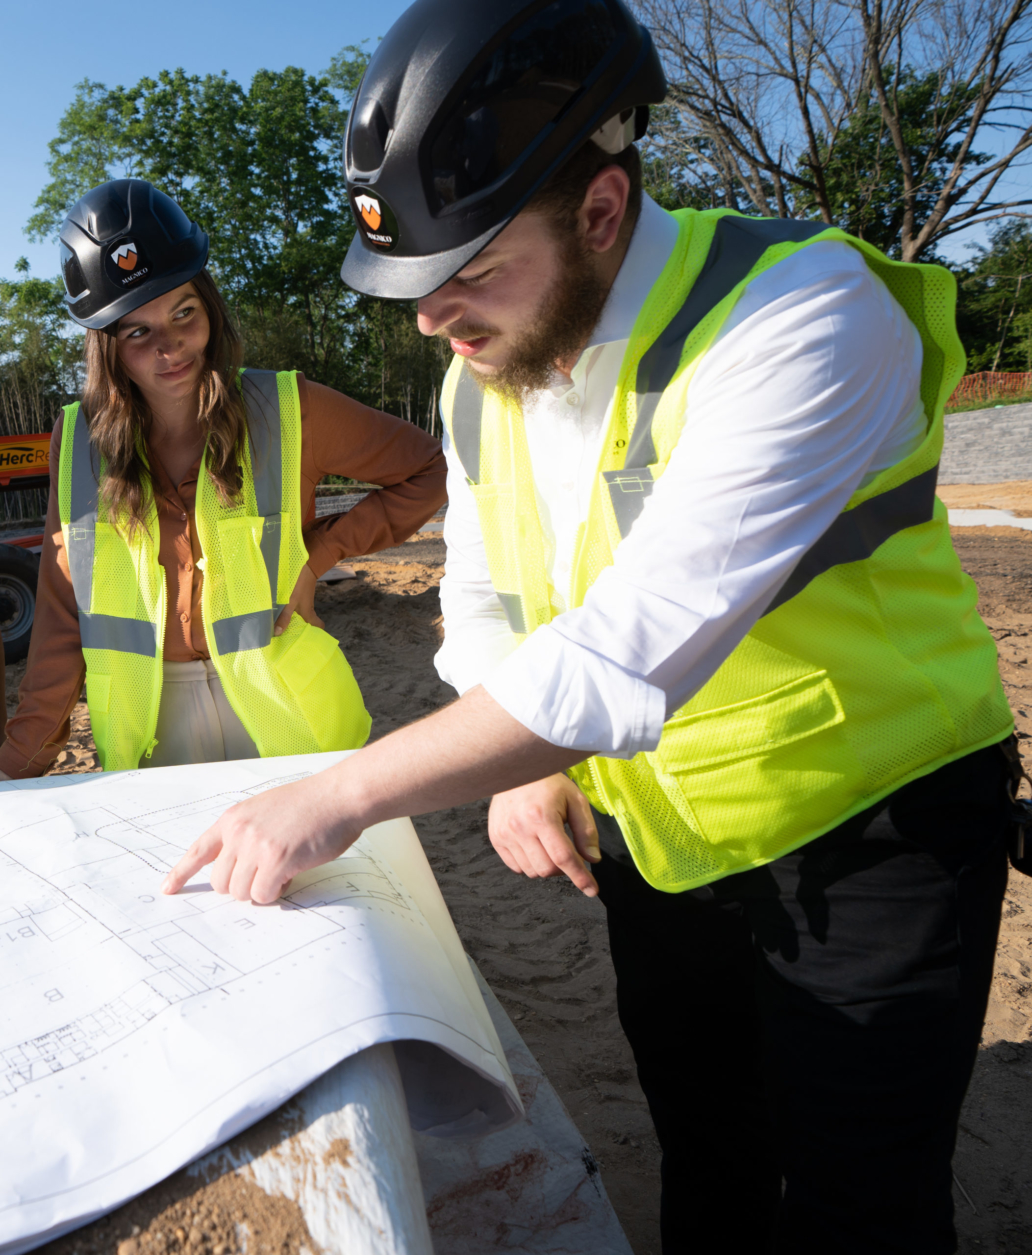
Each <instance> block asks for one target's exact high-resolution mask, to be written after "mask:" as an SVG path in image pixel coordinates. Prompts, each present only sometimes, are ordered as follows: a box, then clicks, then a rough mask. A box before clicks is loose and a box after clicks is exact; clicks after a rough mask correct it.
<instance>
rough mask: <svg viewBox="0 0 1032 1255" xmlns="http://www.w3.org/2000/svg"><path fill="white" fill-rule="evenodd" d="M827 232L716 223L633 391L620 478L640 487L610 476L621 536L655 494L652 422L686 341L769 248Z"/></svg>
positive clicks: (806, 226) (778, 223)
mask: <svg viewBox="0 0 1032 1255" xmlns="http://www.w3.org/2000/svg"><path fill="white" fill-rule="evenodd" d="M827 229H828V228H827V227H826V226H825V225H824V224H823V223H819V222H798V221H796V220H795V219H791V218H733V217H727V218H721V219H720V221H719V222H718V223H717V228H716V230H715V231H714V233H713V239H712V241H711V242H710V248H709V253H708V254H707V255H706V261H705V263H704V264H703V267H702V269H701V270H700V271H699V277H698V278H697V279H696V280H695V282H694V283H693V284H692V289H691V291H690V292H689V293H688V295H687V296H686V297H685V300H684V304H683V305H682V306H681V308H680V309H679V310H678V311H677V313H676V314H675V315H674V316H673V318H671V320H670V321H669V322H668V323H667V325H666V326H665V327H664V328H663V330H662V331H661V332H660V333H659V337H658V338H657V339H656V341H655V342H654V343H653V344H651V345H650V346H649V348H647V349H646V350H645V352H644V354H643V355H642V359H641V361H640V362H639V363H638V378H637V381H636V384H637V386H636V387H635V400H636V403H637V404H636V411H637V417H636V419H635V423H634V431H633V432H632V433H631V438H630V441H629V443H628V445H627V457H626V458H625V459H624V469H623V471H621V472H620V475H622V476H629V475H631V474H635V475H638V476H640V478H641V487H640V489H638V490H636V491H634V492H632V493H628V492H627V490H626V488H625V487H624V486H623V484H622V483H620V482H617V481H616V480H614V479H613V478H611V476H612V475H613V474H615V472H608V473H607V474H606V479H607V480H608V481H609V495H610V497H611V498H612V502H613V512H614V514H615V515H616V522H617V525H618V526H619V528H620V535H621V536H626V535H627V533H628V532H629V531H630V530H631V525H632V524H633V523H634V520H635V519H636V518H637V517H638V515H639V514H640V513H641V511H642V508H643V507H644V505H645V500H646V498H647V497H648V496H649V494H650V493H651V492H652V489H653V485H654V479H653V475H652V471H651V470H650V467H651V466H652V465H653V464H654V463H655V461H656V445H655V442H654V441H653V438H652V422H653V419H654V418H655V416H656V408H657V406H658V405H659V399H660V397H661V396H662V395H663V393H664V392H665V391H666V390H667V388H669V386H670V384H671V382H672V380H673V378H674V375H675V374H676V373H677V368H678V366H680V364H681V355H682V353H683V352H684V346H685V342H686V341H687V339H688V337H689V336H690V335H691V333H692V332H693V331H694V330H695V328H696V327H697V326H698V325H699V323H700V322H702V320H703V319H704V318H705V317H706V315H707V314H708V313H709V312H710V310H711V309H714V308H715V307H716V306H717V305H719V304H720V302H721V301H722V300H723V299H724V297H725V296H727V294H728V293H729V292H731V291H732V289H734V288H735V287H737V285H738V284H739V283H741V281H742V280H743V279H744V278H745V276H746V275H747V274H748V273H749V271H750V270H752V268H753V266H755V265H756V263H757V262H758V261H759V260H760V258H761V257H762V256H763V254H764V253H765V252H766V251H767V249H768V248H772V247H773V246H774V245H775V244H785V243H802V242H803V241H804V240H809V239H812V237H813V236H815V235H820V233H821V232H822V231H826V230H827Z"/></svg>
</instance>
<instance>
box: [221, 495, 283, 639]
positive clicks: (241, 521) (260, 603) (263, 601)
mask: <svg viewBox="0 0 1032 1255" xmlns="http://www.w3.org/2000/svg"><path fill="white" fill-rule="evenodd" d="M264 526H265V520H264V519H263V518H262V517H261V515H246V514H245V515H240V516H238V517H237V518H232V519H219V520H218V528H219V547H220V548H221V550H222V564H221V565H222V569H223V571H224V572H225V577H226V593H227V595H228V598H229V612H230V614H231V615H238V614H251V613H253V612H254V611H256V610H268V609H270V608H271V606H272V594H271V591H270V589H269V576H268V572H267V571H266V569H265V559H264V558H263V557H262V549H261V544H262V529H263V528H264Z"/></svg>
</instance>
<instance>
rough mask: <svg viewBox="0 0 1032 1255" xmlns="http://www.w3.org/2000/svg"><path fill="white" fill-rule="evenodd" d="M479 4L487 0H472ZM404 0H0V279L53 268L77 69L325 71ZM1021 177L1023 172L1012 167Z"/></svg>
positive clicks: (956, 244)
mask: <svg viewBox="0 0 1032 1255" xmlns="http://www.w3.org/2000/svg"><path fill="white" fill-rule="evenodd" d="M480 2H481V3H490V0H480ZM407 4H408V0H367V2H365V3H363V2H361V0H334V2H333V3H331V2H330V0H249V2H248V3H247V4H244V3H242V2H241V0H234V2H232V3H224V2H221V0H208V2H207V3H203V2H201V0H176V2H175V3H171V4H168V3H166V4H165V5H162V6H160V7H159V6H157V5H154V4H135V3H129V2H128V0H107V2H106V3H105V4H103V5H92V6H91V5H87V4H85V3H83V2H82V0H78V3H74V4H73V3H71V0H48V3H46V4H45V5H41V6H40V7H37V6H36V5H34V4H31V3H28V2H27V0H21V2H18V0H0V170H2V171H3V195H2V196H0V277H2V278H13V277H14V273H15V271H14V263H15V261H16V260H17V258H19V257H21V256H25V257H27V258H28V259H29V262H30V264H31V266H32V272H33V273H34V274H37V275H52V274H56V273H57V250H56V245H55V244H53V243H51V242H47V243H44V244H33V243H30V241H29V240H28V238H27V237H26V236H25V234H24V232H23V228H24V226H25V223H26V222H27V221H28V218H29V215H30V214H31V213H32V209H33V203H34V202H35V200H36V197H37V196H38V195H39V192H40V190H41V189H42V187H43V185H44V184H45V183H46V181H47V171H46V160H47V155H48V153H47V143H48V141H49V140H50V139H52V138H53V137H54V136H55V135H56V133H57V125H58V121H59V119H60V117H61V115H62V114H63V113H64V111H65V109H66V108H67V107H68V105H69V104H70V103H71V100H72V97H73V95H74V90H75V84H76V83H78V82H81V80H82V79H84V78H90V79H92V80H94V81H95V82H100V83H105V84H106V85H107V86H109V87H111V86H115V85H116V84H119V83H121V84H123V85H126V86H128V85H130V84H132V83H135V82H137V81H138V80H139V79H140V78H143V77H144V76H151V77H154V76H156V75H157V74H158V72H159V71H160V70H172V69H175V68H176V67H177V66H182V67H183V68H184V69H185V70H186V71H187V73H189V74H208V73H218V72H219V71H221V70H225V71H227V73H228V74H229V75H230V76H231V77H232V78H235V79H237V80H238V81H240V82H243V83H247V82H249V81H250V79H251V77H252V75H253V74H254V72H255V71H256V70H259V69H262V68H266V69H273V70H280V69H283V68H284V66H287V65H298V66H301V67H302V68H304V69H305V70H307V71H309V72H310V73H318V72H320V71H322V70H324V69H325V68H326V67H327V66H328V65H329V62H330V58H331V57H332V56H333V55H334V54H335V53H336V52H337V51H339V50H340V49H341V48H342V47H343V46H344V45H345V44H358V43H361V42H362V41H363V40H365V39H368V40H369V41H370V46H372V45H373V44H375V42H376V39H377V37H378V36H380V35H383V34H385V33H386V32H387V30H388V29H389V28H390V26H391V24H392V23H393V22H394V21H395V19H396V18H397V17H398V16H399V15H400V14H401V13H402V11H403V10H404V9H405V8H406V7H407ZM1017 181H1018V182H1019V184H1020V185H1022V186H1025V187H1027V186H1028V182H1029V174H1028V171H1027V170H1026V171H1025V172H1023V174H1022V175H1020V176H1017ZM984 239H985V229H984V228H975V229H974V230H973V231H971V232H965V233H963V234H962V235H960V236H958V237H954V238H953V239H951V240H950V241H948V242H947V243H946V245H945V247H944V248H943V251H944V252H945V253H946V254H947V255H948V256H950V257H953V258H956V259H958V260H960V259H962V258H965V257H966V256H967V255H968V253H967V248H966V245H967V244H968V243H969V242H971V241H976V240H977V241H983V240H984Z"/></svg>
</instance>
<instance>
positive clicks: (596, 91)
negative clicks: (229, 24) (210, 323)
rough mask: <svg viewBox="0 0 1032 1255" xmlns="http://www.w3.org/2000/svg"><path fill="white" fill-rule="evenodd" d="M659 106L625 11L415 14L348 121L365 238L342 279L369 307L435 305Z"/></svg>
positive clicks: (563, 7)
mask: <svg viewBox="0 0 1032 1255" xmlns="http://www.w3.org/2000/svg"><path fill="white" fill-rule="evenodd" d="M665 95H666V80H665V79H664V77H663V70H662V67H661V65H660V63H659V57H658V56H657V54H656V50H655V48H654V47H653V44H652V39H651V37H650V35H649V33H648V31H647V30H646V29H645V28H644V27H643V26H641V25H639V23H638V22H637V21H636V20H635V18H634V17H633V16H632V15H631V13H630V11H629V10H628V8H627V6H626V5H625V4H624V3H623V0H534V2H533V3H528V0H490V3H479V4H473V3H470V0H416V3H415V4H413V5H412V6H411V7H410V8H408V9H406V11H405V12H404V13H403V14H402V15H401V17H400V18H399V19H398V21H397V22H395V24H394V25H393V26H392V27H391V29H390V30H389V31H388V32H387V35H386V37H385V38H384V40H383V42H382V43H381V44H380V45H379V47H378V48H377V49H376V52H375V53H374V54H373V57H372V60H371V61H370V63H369V68H368V69H367V70H366V73H365V77H364V78H363V79H362V83H361V85H360V87H359V89H358V92H357V94H356V96H355V100H354V104H353V106H352V109H351V116H350V118H349V119H348V129H347V134H346V135H345V137H344V172H345V175H346V176H347V181H348V192H349V193H350V196H351V206H352V209H353V211H354V214H355V220H356V222H357V223H358V231H357V232H356V233H355V239H354V241H353V242H352V244H351V248H350V249H349V250H348V255H347V258H346V260H345V262H344V265H343V267H342V269H341V277H342V278H343V280H344V281H345V283H347V284H349V285H350V286H351V287H353V288H356V289H357V290H358V291H359V292H366V293H368V294H369V295H371V296H383V297H390V298H394V299H399V300H411V299H413V298H415V297H420V296H425V295H426V294H427V293H428V292H432V291H434V289H435V288H439V287H440V286H441V284H442V283H446V282H447V281H448V280H449V279H450V278H451V277H452V276H453V275H454V274H456V273H457V272H458V271H459V270H461V269H462V267H463V266H465V265H467V263H468V262H470V261H471V260H472V259H473V258H474V257H475V256H476V255H477V253H479V252H480V251H481V249H483V248H485V247H486V246H487V245H488V244H489V243H490V242H491V240H492V239H493V238H494V236H496V235H497V234H498V232H499V231H500V230H501V229H502V228H503V227H504V226H505V224H506V223H507V222H509V221H511V219H512V218H513V217H514V216H515V215H516V214H517V213H518V212H519V211H520V209H522V208H523V206H524V205H525V204H526V203H527V202H528V200H530V198H531V197H532V196H533V195H534V193H535V192H536V191H537V190H538V189H539V188H540V187H541V186H542V185H543V184H544V183H545V181H546V180H547V179H548V178H549V176H550V175H552V174H553V173H554V172H555V171H556V170H558V169H559V168H560V166H562V165H563V163H564V162H565V161H567V160H568V159H569V158H570V157H571V156H572V155H573V154H574V152H576V150H577V149H578V148H579V147H580V146H581V145H582V144H583V143H585V142H586V141H587V140H589V139H591V138H594V139H595V141H596V143H599V144H600V145H601V146H602V147H603V148H604V149H605V150H606V151H608V152H612V153H618V152H621V151H622V150H623V149H624V148H625V147H627V145H628V144H630V143H632V142H633V141H634V140H635V139H639V138H640V137H641V136H642V135H643V134H644V133H645V127H646V126H647V125H648V107H647V106H648V105H650V104H658V103H659V102H660V101H662V100H663V98H664V96H665ZM600 128H602V129H601V130H600Z"/></svg>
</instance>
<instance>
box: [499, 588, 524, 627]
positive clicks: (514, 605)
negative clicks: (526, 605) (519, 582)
mask: <svg viewBox="0 0 1032 1255" xmlns="http://www.w3.org/2000/svg"><path fill="white" fill-rule="evenodd" d="M495 596H496V597H497V598H498V600H499V601H500V602H501V603H502V609H503V610H504V611H505V617H506V618H507V619H508V620H509V627H510V629H511V630H512V631H513V632H518V633H521V634H522V633H523V632H526V630H527V619H526V615H524V613H523V598H522V597H521V596H520V595H519V593H500V592H498V590H497V589H495Z"/></svg>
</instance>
